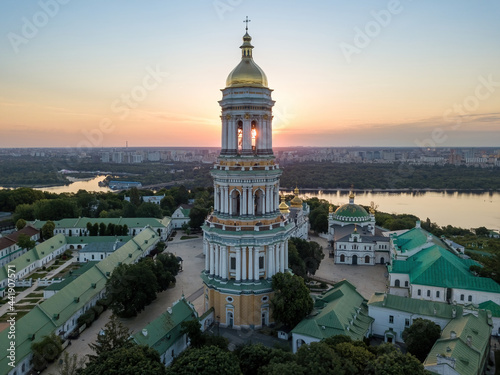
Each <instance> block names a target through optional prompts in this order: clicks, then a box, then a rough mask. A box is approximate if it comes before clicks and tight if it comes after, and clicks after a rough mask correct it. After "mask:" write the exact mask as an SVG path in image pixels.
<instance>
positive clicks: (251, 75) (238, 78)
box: [226, 33, 267, 87]
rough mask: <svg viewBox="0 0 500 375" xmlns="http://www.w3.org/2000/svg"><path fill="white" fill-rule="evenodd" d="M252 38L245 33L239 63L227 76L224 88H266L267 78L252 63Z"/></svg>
mask: <svg viewBox="0 0 500 375" xmlns="http://www.w3.org/2000/svg"><path fill="white" fill-rule="evenodd" d="M251 40H252V37H251V36H250V35H248V33H246V34H245V35H244V36H243V44H242V45H241V46H240V48H241V61H240V63H239V64H238V65H237V66H236V68H234V69H233V71H232V72H231V73H229V75H228V76H227V79H226V87H243V86H250V87H267V77H266V74H265V73H264V71H263V70H262V69H261V68H260V67H259V66H258V65H257V64H256V63H255V62H254V61H253V58H252V49H253V46H252V44H251V43H250V41H251Z"/></svg>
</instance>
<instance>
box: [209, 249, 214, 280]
mask: <svg viewBox="0 0 500 375" xmlns="http://www.w3.org/2000/svg"><path fill="white" fill-rule="evenodd" d="M209 246H210V275H211V276H213V275H214V274H215V249H214V244H212V243H211V244H209Z"/></svg>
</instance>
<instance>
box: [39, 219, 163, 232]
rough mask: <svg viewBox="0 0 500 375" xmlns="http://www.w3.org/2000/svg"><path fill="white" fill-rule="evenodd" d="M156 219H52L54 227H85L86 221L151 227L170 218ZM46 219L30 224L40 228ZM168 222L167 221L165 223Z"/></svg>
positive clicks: (158, 225) (133, 226)
mask: <svg viewBox="0 0 500 375" xmlns="http://www.w3.org/2000/svg"><path fill="white" fill-rule="evenodd" d="M164 219H165V218H164ZM164 219H156V218H153V217H133V218H131V217H119V218H93V217H79V218H73V219H62V220H57V221H54V224H55V226H56V229H59V228H86V227H87V223H91V224H92V225H94V224H95V223H97V224H100V223H104V224H105V225H106V226H107V225H108V224H115V225H127V227H129V228H137V227H141V228H142V227H145V226H146V225H149V226H150V227H152V228H160V227H163V226H166V224H165V223H166V222H169V221H170V219H169V218H167V220H166V221H165V220H164ZM45 223H46V221H39V220H35V221H34V222H32V223H31V225H32V226H33V227H34V228H36V229H41V228H42V227H43V225H44V224H45ZM167 224H168V223H167Z"/></svg>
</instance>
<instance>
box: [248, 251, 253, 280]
mask: <svg viewBox="0 0 500 375" xmlns="http://www.w3.org/2000/svg"><path fill="white" fill-rule="evenodd" d="M253 277H254V271H253V246H248V278H249V279H250V280H253Z"/></svg>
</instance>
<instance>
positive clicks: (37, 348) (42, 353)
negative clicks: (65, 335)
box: [31, 332, 63, 371]
mask: <svg viewBox="0 0 500 375" xmlns="http://www.w3.org/2000/svg"><path fill="white" fill-rule="evenodd" d="M31 351H32V353H33V359H32V361H33V367H34V368H35V370H38V371H41V370H43V369H44V368H46V367H47V366H48V365H49V364H50V363H52V362H54V361H55V360H56V359H57V357H59V355H60V354H61V353H62V351H63V349H62V340H61V338H60V337H59V336H57V335H56V334H55V333H54V332H52V333H51V334H50V335H47V336H45V337H43V338H42V340H40V341H36V342H33V343H32V344H31Z"/></svg>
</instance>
